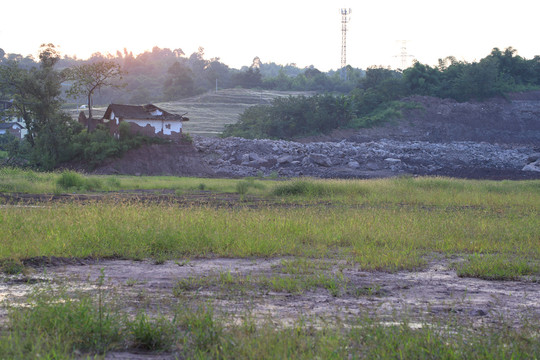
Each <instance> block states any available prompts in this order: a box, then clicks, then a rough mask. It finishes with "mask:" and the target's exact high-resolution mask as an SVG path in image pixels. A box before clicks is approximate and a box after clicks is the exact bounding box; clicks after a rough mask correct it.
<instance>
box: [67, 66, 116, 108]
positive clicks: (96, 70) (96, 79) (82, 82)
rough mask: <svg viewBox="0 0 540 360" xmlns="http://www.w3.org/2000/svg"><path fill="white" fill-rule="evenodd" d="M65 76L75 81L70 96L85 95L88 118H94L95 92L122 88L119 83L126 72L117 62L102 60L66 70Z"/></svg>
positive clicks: (69, 92) (69, 91)
mask: <svg viewBox="0 0 540 360" xmlns="http://www.w3.org/2000/svg"><path fill="white" fill-rule="evenodd" d="M63 75H64V77H65V78H66V79H67V80H71V81H73V83H72V84H71V88H70V89H69V90H68V95H69V96H71V97H73V98H78V97H79V96H80V95H84V96H85V97H86V99H87V100H88V114H89V116H88V117H89V118H92V105H93V101H92V97H93V95H94V92H95V91H96V90H97V91H99V90H101V88H103V87H115V88H120V87H122V85H121V84H119V83H118V82H117V81H119V80H122V76H123V75H124V72H123V71H122V69H121V65H120V64H118V63H117V62H115V61H108V60H101V61H94V62H92V63H89V64H82V65H77V66H74V67H73V68H70V69H67V70H65V71H64V73H63Z"/></svg>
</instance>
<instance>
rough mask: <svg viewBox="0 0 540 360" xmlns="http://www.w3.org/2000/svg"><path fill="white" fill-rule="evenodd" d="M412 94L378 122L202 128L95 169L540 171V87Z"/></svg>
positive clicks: (232, 173) (326, 173)
mask: <svg viewBox="0 0 540 360" xmlns="http://www.w3.org/2000/svg"><path fill="white" fill-rule="evenodd" d="M235 96H239V94H236V95H235ZM214 100H215V99H214ZM404 101H408V102H413V103H415V104H418V107H417V108H414V109H408V110H404V111H403V118H402V119H399V120H395V121H391V122H388V123H386V124H384V125H383V126H379V127H375V128H371V129H361V130H336V131H334V132H333V133H332V134H329V135H325V136H319V137H312V138H305V139H302V140H300V141H296V142H291V141H280V140H279V141H278V140H276V141H273V140H245V139H239V138H228V139H219V138H208V137H200V136H194V139H195V141H194V146H186V145H152V146H146V147H143V148H140V149H137V150H132V151H130V152H128V153H127V154H126V155H125V156H124V157H123V158H122V159H118V160H114V161H111V162H109V163H108V164H106V165H104V166H101V167H100V168H98V169H96V171H95V173H98V174H132V175H176V176H201V177H213V176H220V177H245V176H257V175H261V174H262V175H265V176H269V175H279V176H284V177H295V176H314V177H322V178H373V177H388V176H396V175H405V174H411V175H431V176H434V175H435V176H437V175H439V176H440V175H443V176H453V177H463V178H475V179H483V178H485V179H497V180H499V179H537V178H540V160H538V159H537V158H538V157H537V158H535V159H536V160H535V159H533V158H534V156H536V155H538V154H539V153H540V147H539V145H540V91H532V92H526V93H515V94H510V95H508V96H507V98H495V99H490V100H488V101H485V102H465V103H459V102H456V101H454V100H451V99H439V98H433V97H428V96H412V97H409V98H406V99H404ZM214 105H216V104H214ZM225 105H226V104H225ZM225 105H224V106H225ZM226 108H227V107H226V106H225V107H223V109H226ZM219 109H220V108H219V107H216V108H215V111H216V112H219V111H220V110H219ZM224 111H225V110H224ZM531 159H532V160H531ZM535 161H536V162H535Z"/></svg>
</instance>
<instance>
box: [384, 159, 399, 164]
mask: <svg viewBox="0 0 540 360" xmlns="http://www.w3.org/2000/svg"><path fill="white" fill-rule="evenodd" d="M384 161H386V162H387V163H390V164H397V163H400V162H401V160H400V159H394V158H386V159H384Z"/></svg>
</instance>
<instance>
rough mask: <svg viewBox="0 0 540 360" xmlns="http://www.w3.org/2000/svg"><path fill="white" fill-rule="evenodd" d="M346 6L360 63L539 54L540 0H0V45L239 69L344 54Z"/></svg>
mask: <svg viewBox="0 0 540 360" xmlns="http://www.w3.org/2000/svg"><path fill="white" fill-rule="evenodd" d="M340 8H350V9H352V13H351V16H350V21H349V23H348V31H347V63H348V64H350V65H351V66H353V67H359V68H367V67H368V66H372V65H377V66H390V67H392V68H396V67H399V66H400V57H399V56H398V55H399V54H400V52H401V47H402V42H401V41H402V40H406V41H407V42H406V49H407V54H408V55H409V56H408V57H407V58H408V59H409V61H412V60H413V59H416V60H418V61H420V62H422V63H426V64H429V65H436V64H437V60H438V59H439V58H444V57H446V56H450V55H452V56H455V57H456V58H457V59H458V60H465V61H469V62H472V61H476V60H480V59H481V58H483V57H485V56H486V55H488V54H489V53H490V51H491V49H492V48H494V47H499V48H500V49H501V50H502V49H505V48H507V47H509V46H512V47H513V48H515V49H517V50H518V54H519V55H521V56H523V57H525V58H527V59H530V58H533V57H534V56H535V55H540V40H539V39H538V34H539V30H538V16H539V15H538V14H539V10H540V2H538V0H512V1H508V0H447V1H439V0H408V1H407V0H363V1H359V0H348V1H347V0H343V1H342V0H337V1H330V0H267V1H247V0H227V1H225V0H189V1H186V0H152V1H139V0H130V1H125V0H92V1H79V0H46V1H45V0H17V1H8V2H5V3H3V4H2V20H1V21H0V48H2V49H4V51H5V52H7V53H19V54H22V55H24V56H26V55H29V54H32V55H34V56H37V52H38V49H39V46H40V45H41V44H43V43H53V44H55V45H58V46H59V49H60V52H61V53H62V54H64V55H69V56H73V55H76V56H77V57H78V58H79V59H86V58H88V57H89V56H90V55H91V54H92V53H95V52H101V53H103V54H106V53H112V54H116V51H117V50H121V51H123V49H124V48H127V49H128V51H132V52H133V53H134V54H135V55H136V54H139V53H141V52H144V51H146V50H151V49H152V47H154V46H159V47H161V48H170V49H171V50H174V49H177V48H181V49H182V50H183V51H184V52H185V53H186V55H187V56H189V55H190V54H191V53H193V52H195V51H197V49H198V48H199V46H202V47H203V48H204V49H205V58H212V57H219V58H221V61H222V62H224V63H225V64H227V65H229V66H230V67H233V68H240V67H242V66H244V65H247V66H249V65H251V63H252V60H253V58H254V57H255V56H258V57H259V58H260V59H261V61H262V62H263V63H268V62H275V63H278V64H282V65H285V64H290V63H294V64H296V65H297V66H299V67H305V66H309V65H314V66H315V67H316V68H318V69H320V70H323V71H328V70H330V69H338V68H339V67H340V63H341V35H342V34H341V14H340Z"/></svg>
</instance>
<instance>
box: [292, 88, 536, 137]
mask: <svg viewBox="0 0 540 360" xmlns="http://www.w3.org/2000/svg"><path fill="white" fill-rule="evenodd" d="M404 101H407V102H411V103H415V104H418V108H417V109H409V110H404V111H403V118H402V119H397V120H394V121H390V122H388V123H386V124H384V125H383V126H379V127H374V128H370V129H360V130H336V131H334V132H333V133H332V134H330V135H327V136H321V137H311V138H305V139H302V142H307V141H341V140H343V139H346V140H348V141H354V142H368V141H374V140H380V139H392V140H400V141H428V142H432V143H435V142H450V141H474V142H488V143H492V144H494V143H498V144H528V145H535V144H536V146H538V144H540V91H533V92H527V93H515V94H510V95H508V99H503V98H495V99H491V100H488V101H484V102H463V103H459V102H457V101H455V100H452V99H439V98H434V97H430V96H411V97H408V98H406V99H404Z"/></svg>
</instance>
